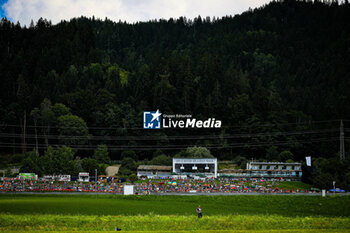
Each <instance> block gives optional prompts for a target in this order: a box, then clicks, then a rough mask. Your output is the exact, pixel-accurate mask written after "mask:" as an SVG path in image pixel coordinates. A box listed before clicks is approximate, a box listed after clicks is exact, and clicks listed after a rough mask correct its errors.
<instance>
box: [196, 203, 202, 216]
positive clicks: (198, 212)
mask: <svg viewBox="0 0 350 233" xmlns="http://www.w3.org/2000/svg"><path fill="white" fill-rule="evenodd" d="M197 214H198V218H201V217H202V209H201V206H200V205H199V206H198V208H197Z"/></svg>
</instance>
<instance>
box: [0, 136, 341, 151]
mask: <svg viewBox="0 0 350 233" xmlns="http://www.w3.org/2000/svg"><path fill="white" fill-rule="evenodd" d="M337 140H339V138H338V137H328V138H318V139H309V140H295V141H292V142H291V141H275V142H259V143H254V142H253V143H233V144H228V145H221V144H214V145H196V146H205V147H207V148H209V149H214V148H216V149H228V148H246V147H261V146H273V145H294V144H295V143H301V144H303V143H314V142H330V141H337ZM218 145H220V146H218ZM27 146H32V147H33V148H34V147H35V146H36V145H35V144H27ZM51 146H64V145H62V144H56V145H51ZM189 146H193V145H137V146H134V145H121V146H117V145H107V148H108V149H109V150H158V149H159V150H178V149H187V148H188V147H189ZM0 147H5V148H22V145H18V144H16V143H0ZM70 147H71V148H72V149H77V150H93V149H96V146H93V145H70ZM38 148H39V149H47V147H46V145H45V144H38Z"/></svg>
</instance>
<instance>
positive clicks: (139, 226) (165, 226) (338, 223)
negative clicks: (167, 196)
mask: <svg viewBox="0 0 350 233" xmlns="http://www.w3.org/2000/svg"><path fill="white" fill-rule="evenodd" d="M0 222H1V224H0V230H1V231H23V230H27V231H41V230H45V229H46V230H50V231H68V230H69V231H111V230H114V227H115V226H118V227H119V228H121V229H123V230H124V231H163V232H174V231H217V230H252V231H257V230H279V229H280V230H281V229H285V230H288V229H294V230H295V229H303V230H306V229H350V219H349V218H342V217H332V218H327V217H306V218H305V217H283V216H278V215H249V216H247V215H227V216H205V217H203V218H202V219H198V218H197V217H196V216H171V215H170V216H162V215H152V214H151V215H138V216H86V215H79V216H62V215H21V216H18V215H6V214H5V215H0ZM14 223H15V224H14Z"/></svg>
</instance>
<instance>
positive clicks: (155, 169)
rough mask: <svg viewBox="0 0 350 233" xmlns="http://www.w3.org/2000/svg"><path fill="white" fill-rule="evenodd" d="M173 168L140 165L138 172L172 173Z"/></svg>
mask: <svg viewBox="0 0 350 233" xmlns="http://www.w3.org/2000/svg"><path fill="white" fill-rule="evenodd" d="M171 169H172V166H160V165H139V166H138V167H137V170H148V171H171Z"/></svg>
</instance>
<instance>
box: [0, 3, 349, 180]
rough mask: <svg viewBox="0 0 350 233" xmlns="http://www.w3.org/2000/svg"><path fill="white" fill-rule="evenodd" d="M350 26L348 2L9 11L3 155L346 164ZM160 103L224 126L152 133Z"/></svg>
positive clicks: (4, 37) (1, 112) (1, 101)
mask: <svg viewBox="0 0 350 233" xmlns="http://www.w3.org/2000/svg"><path fill="white" fill-rule="evenodd" d="M349 22H350V4H348V3H347V1H346V2H344V3H343V4H339V3H338V2H337V1H331V2H330V1H327V2H319V1H313V2H312V1H294V0H289V1H277V2H271V3H270V4H268V5H266V6H263V7H261V8H259V9H254V10H248V11H246V12H244V13H242V14H241V15H236V16H226V17H223V18H209V17H201V16H198V17H197V18H195V19H186V18H185V17H180V18H178V19H168V20H152V21H149V22H138V23H134V24H130V23H126V22H121V21H120V22H113V21H110V20H108V19H96V18H94V17H93V18H85V17H80V18H75V19H71V20H70V21H69V22H67V21H62V22H60V23H58V24H56V25H52V24H51V22H49V21H47V20H45V19H40V20H39V21H38V22H36V23H31V24H30V25H29V26H28V27H26V26H21V25H20V24H19V23H13V22H11V21H9V20H7V19H6V18H3V19H2V20H1V24H0V59H1V62H0V79H1V86H0V150H1V153H2V154H6V155H11V154H16V153H25V152H29V151H33V150H37V151H38V152H39V154H44V153H48V151H47V150H48V147H49V146H50V145H51V146H53V147H57V146H63V145H65V146H69V147H70V148H72V149H73V151H74V153H75V155H78V156H79V157H80V158H85V157H90V156H93V154H94V150H96V148H97V146H98V145H102V144H104V145H106V146H107V148H108V153H109V158H110V159H112V160H120V159H121V156H122V153H123V152H125V151H129V152H130V151H133V152H134V154H136V158H137V159H142V160H144V159H147V160H151V159H152V158H153V157H155V156H159V155H162V154H165V155H167V156H174V155H175V154H177V153H179V152H181V151H182V150H185V149H186V148H188V147H191V146H194V145H197V146H202V147H206V148H208V149H209V150H210V152H211V154H212V155H213V156H215V157H218V158H219V159H222V160H235V159H236V160H241V159H242V158H243V159H251V158H255V159H267V160H280V159H281V156H282V155H283V154H284V155H286V154H288V156H287V158H288V159H292V160H294V161H303V160H304V158H305V156H307V155H308V156H312V157H313V158H317V157H323V158H327V159H328V160H327V161H331V160H332V159H333V160H337V161H338V160H339V125H340V119H343V122H344V127H345V150H346V151H348V150H350V148H349V146H348V145H349V137H347V134H348V133H350V130H349V128H347V127H348V125H349V124H350V105H349V103H350V91H349V89H350V78H349V74H350V24H349ZM157 109H159V110H160V111H161V112H162V113H163V114H164V113H165V114H192V115H193V116H194V117H196V118H198V119H208V118H209V117H215V118H216V119H220V120H221V121H222V127H221V129H161V130H145V129H143V128H142V113H143V111H155V110H157ZM45 151H46V152H45ZM281 154H282V155H281ZM348 155H349V154H348V153H347V155H346V157H348ZM282 157H283V156H282ZM237 158H238V159H237ZM320 161H321V160H320ZM321 162H322V161H321ZM339 169H340V168H339ZM346 169H349V166H347V168H346ZM346 169H345V170H346ZM347 171H349V170H347ZM342 172H343V173H342V175H341V176H342V177H343V176H344V174H345V173H344V170H343V171H342ZM330 173H331V172H330ZM333 173H334V172H333ZM343 178H344V177H343ZM343 178H342V179H343ZM348 179H349V183H350V173H349V177H348Z"/></svg>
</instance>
